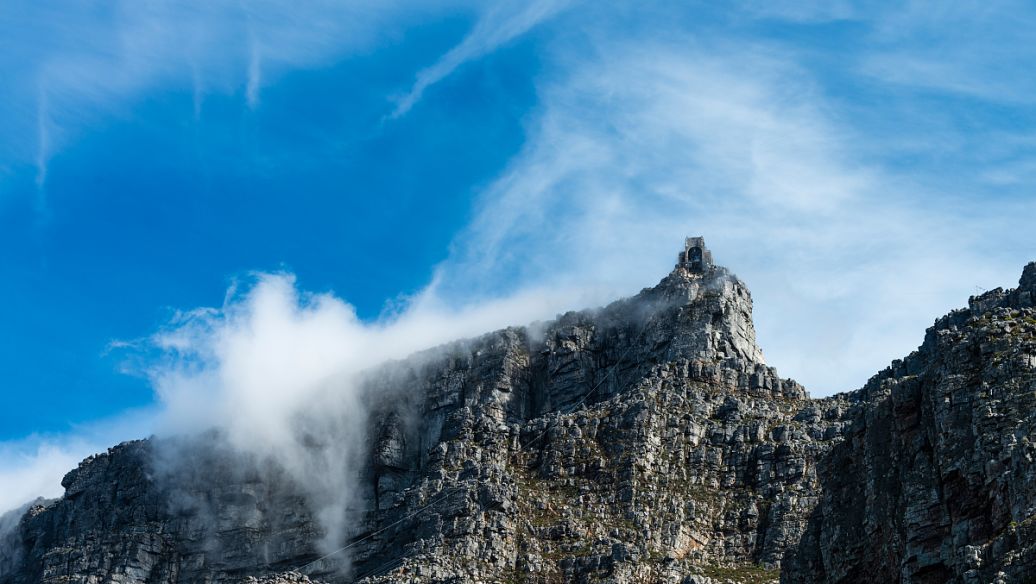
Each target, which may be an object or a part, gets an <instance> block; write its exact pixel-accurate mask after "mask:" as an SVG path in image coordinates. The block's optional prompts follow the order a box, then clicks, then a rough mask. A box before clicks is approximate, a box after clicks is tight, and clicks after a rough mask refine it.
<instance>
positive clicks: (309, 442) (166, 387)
mask: <svg viewBox="0 0 1036 584" xmlns="http://www.w3.org/2000/svg"><path fill="white" fill-rule="evenodd" d="M255 278H256V279H255V282H254V283H252V284H249V285H245V286H235V287H233V288H232V289H231V292H230V293H229V295H228V298H227V301H226V303H225V304H224V306H222V307H220V308H205V309H197V310H193V311H190V312H187V313H183V314H181V315H179V316H177V317H176V318H175V319H174V320H173V321H172V322H171V323H170V324H169V326H168V327H166V328H165V329H164V330H163V331H161V332H159V333H158V334H156V335H155V336H154V337H153V338H152V339H151V343H152V344H153V345H154V346H155V347H157V348H158V349H159V350H160V351H161V353H162V358H161V359H159V360H157V361H153V362H149V363H148V364H147V365H146V370H145V371H144V373H146V374H147V375H148V376H149V377H150V378H151V380H152V382H153V385H154V387H155V390H156V392H157V394H158V397H159V400H160V402H161V405H162V411H161V414H160V416H159V418H158V420H157V422H156V426H155V427H156V428H157V429H158V431H159V433H160V434H166V435H168V434H179V433H192V432H196V431H201V430H205V429H209V428H219V429H221V430H222V431H223V435H224V436H225V437H226V438H227V440H228V442H229V444H230V445H231V446H232V447H233V448H235V449H237V450H238V451H241V452H246V453H249V454H252V455H255V456H258V457H260V458H265V459H269V460H271V461H273V462H275V463H277V464H278V465H279V466H280V467H281V468H284V469H285V470H286V471H287V472H288V473H289V474H290V475H291V476H292V477H294V478H295V479H296V480H297V483H298V485H299V486H300V488H301V489H302V490H303V492H304V493H305V494H306V495H307V496H308V498H309V502H310V504H311V505H312V509H313V511H314V512H315V514H316V515H317V516H318V517H319V518H320V520H321V522H322V524H323V526H324V528H325V530H326V533H327V537H326V538H325V544H326V545H327V547H328V548H329V549H333V548H336V547H337V546H338V545H340V543H341V541H342V539H343V537H344V536H345V535H346V534H347V533H348V531H349V528H350V525H351V523H350V520H351V519H352V515H351V509H353V508H354V507H355V505H354V503H355V501H354V497H355V495H356V485H355V482H354V481H355V479H356V476H355V472H356V469H357V468H359V467H360V464H359V461H358V460H357V457H358V456H360V455H361V454H363V451H362V448H363V447H364V444H365V441H364V435H363V432H364V431H365V420H366V415H367V412H366V407H367V406H366V404H365V403H364V401H363V400H362V399H361V397H362V396H361V395H360V393H359V389H360V387H361V384H360V383H359V378H360V375H361V373H363V372H365V371H368V370H370V369H371V368H372V367H374V366H375V365H377V364H379V363H383V362H385V361H387V360H389V359H398V358H403V357H406V356H407V355H410V354H411V353H413V352H415V351H418V350H421V349H428V348H431V347H434V346H437V345H440V344H442V343H446V342H448V341H452V340H456V339H461V338H465V337H472V336H476V335H479V334H481V333H484V332H487V331H490V330H494V329H497V328H501V327H503V326H506V325H509V324H513V323H515V322H522V323H525V322H530V321H532V320H535V319H538V318H543V317H550V316H553V315H554V314H556V312H557V311H558V310H562V309H568V308H571V307H573V303H574V302H579V300H580V296H579V294H581V293H582V292H580V291H571V290H550V291H542V290H528V291H526V292H524V293H523V294H519V295H515V296H511V297H509V298H506V299H502V300H498V301H494V302H486V303H480V304H477V305H473V306H468V307H463V306H462V307H456V306H454V307H450V306H445V305H443V304H442V303H441V302H440V301H439V299H437V298H436V297H434V295H432V294H430V293H426V294H424V295H422V296H419V297H416V298H413V299H412V300H411V302H409V303H408V304H407V306H406V307H405V308H404V309H402V310H401V311H400V312H398V313H395V314H393V315H390V316H388V317H386V318H384V319H382V320H380V321H376V322H370V323H365V322H362V321H360V320H359V319H357V317H356V314H355V312H354V310H353V308H352V307H351V306H350V305H348V304H347V303H346V302H344V301H343V300H341V299H339V298H337V297H335V296H333V295H331V294H308V293H303V292H300V291H299V290H298V289H297V287H296V286H295V281H294V278H293V277H292V276H290V275H287V274H258V275H256V276H255Z"/></svg>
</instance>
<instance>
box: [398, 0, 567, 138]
mask: <svg viewBox="0 0 1036 584" xmlns="http://www.w3.org/2000/svg"><path fill="white" fill-rule="evenodd" d="M571 3H572V2H571V1H570V0H531V1H529V2H511V3H509V2H502V3H497V4H493V5H492V7H491V8H489V9H488V10H487V11H486V12H485V13H483V14H482V15H481V17H480V18H479V20H478V22H477V23H476V24H475V26H474V28H473V29H472V30H471V32H470V33H468V35H467V36H466V37H464V40H463V41H461V42H460V44H458V45H457V46H455V47H453V48H452V49H450V50H449V51H447V52H446V53H445V54H444V55H442V56H441V57H439V58H438V59H437V60H436V61H435V63H433V64H432V65H430V66H429V67H428V68H426V69H422V70H421V71H419V72H418V73H417V78H416V79H415V81H414V85H413V86H412V87H411V88H410V91H408V92H407V93H406V94H405V95H403V96H402V97H400V98H399V99H398V100H397V102H396V109H395V110H394V111H393V112H392V116H391V117H394V118H395V117H399V116H402V115H404V114H406V113H407V112H408V111H410V109H411V108H413V107H414V105H415V104H416V103H417V102H418V101H419V100H420V99H421V96H422V95H423V94H424V92H425V90H427V89H428V88H429V87H431V86H432V85H435V84H436V83H438V82H439V81H442V80H443V79H444V78H446V77H447V76H449V75H450V74H451V73H453V72H454V71H455V70H456V69H457V68H458V67H460V66H461V65H463V64H464V63H467V62H468V61H471V60H474V59H478V58H480V57H482V56H485V55H487V54H489V53H492V52H493V51H495V50H497V49H498V48H500V47H501V46H502V45H504V44H506V43H508V42H510V41H512V40H514V39H515V38H517V37H519V36H521V35H523V34H525V33H527V32H529V31H530V30H531V29H532V28H534V27H535V26H536V25H538V24H540V23H541V22H543V21H545V20H548V19H550V18H551V17H553V16H555V15H556V14H558V13H559V12H561V11H562V10H564V9H565V8H566V7H567V6H568V5H569V4H571Z"/></svg>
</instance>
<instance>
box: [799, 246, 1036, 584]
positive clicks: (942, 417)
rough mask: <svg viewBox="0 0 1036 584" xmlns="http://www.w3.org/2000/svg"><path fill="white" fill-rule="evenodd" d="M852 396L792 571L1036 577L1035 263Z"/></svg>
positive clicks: (926, 578) (899, 577) (880, 576)
mask: <svg viewBox="0 0 1036 584" xmlns="http://www.w3.org/2000/svg"><path fill="white" fill-rule="evenodd" d="M849 399H850V400H851V402H852V406H851V408H850V412H849V416H848V421H849V422H850V428H851V429H850V431H849V432H848V434H847V435H846V439H845V441H844V442H842V443H840V444H839V445H838V446H836V447H835V448H834V449H833V450H832V451H831V453H830V454H829V455H827V456H826V457H825V458H824V460H823V461H822V463H821V469H820V475H821V484H822V488H823V492H824V495H823V498H822V501H821V503H820V504H819V506H818V507H817V509H816V510H815V512H814V513H813V516H812V517H811V519H810V525H809V529H808V531H807V533H806V536H805V537H804V538H803V541H802V543H801V544H800V545H799V546H798V550H797V552H796V553H795V554H794V558H793V559H792V561H789V562H788V563H787V566H786V569H785V576H786V580H787V581H788V582H860V581H863V580H865V579H876V580H877V581H888V582H918V583H933V584H934V583H937V582H940V583H941V582H950V581H954V582H969V583H971V582H974V583H979V582H1032V581H1036V464H1034V456H1036V443H1034V440H1036V264H1029V265H1028V266H1026V268H1025V271H1024V273H1023V275H1022V278H1021V281H1020V283H1019V286H1018V288H1017V289H1015V290H1011V291H1004V290H1000V289H996V290H993V291H991V292H988V293H986V294H983V295H982V296H979V297H976V298H972V299H971V301H970V302H969V307H968V308H966V309H963V310H957V311H954V312H952V313H950V314H949V315H947V316H945V317H943V318H940V319H939V320H938V321H936V323H935V326H933V327H932V328H930V329H928V332H927V334H926V336H925V340H924V344H922V345H921V347H920V349H919V350H918V351H915V352H914V353H912V354H911V355H910V356H908V357H907V358H905V359H903V360H902V361H896V362H894V363H893V364H892V366H891V367H889V368H888V369H886V370H884V371H882V372H881V373H879V374H878V375H876V376H875V377H873V378H872V379H871V380H870V381H869V382H868V383H867V385H866V386H865V387H864V388H863V389H861V390H859V391H858V392H855V393H853V394H851V395H850V396H849Z"/></svg>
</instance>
